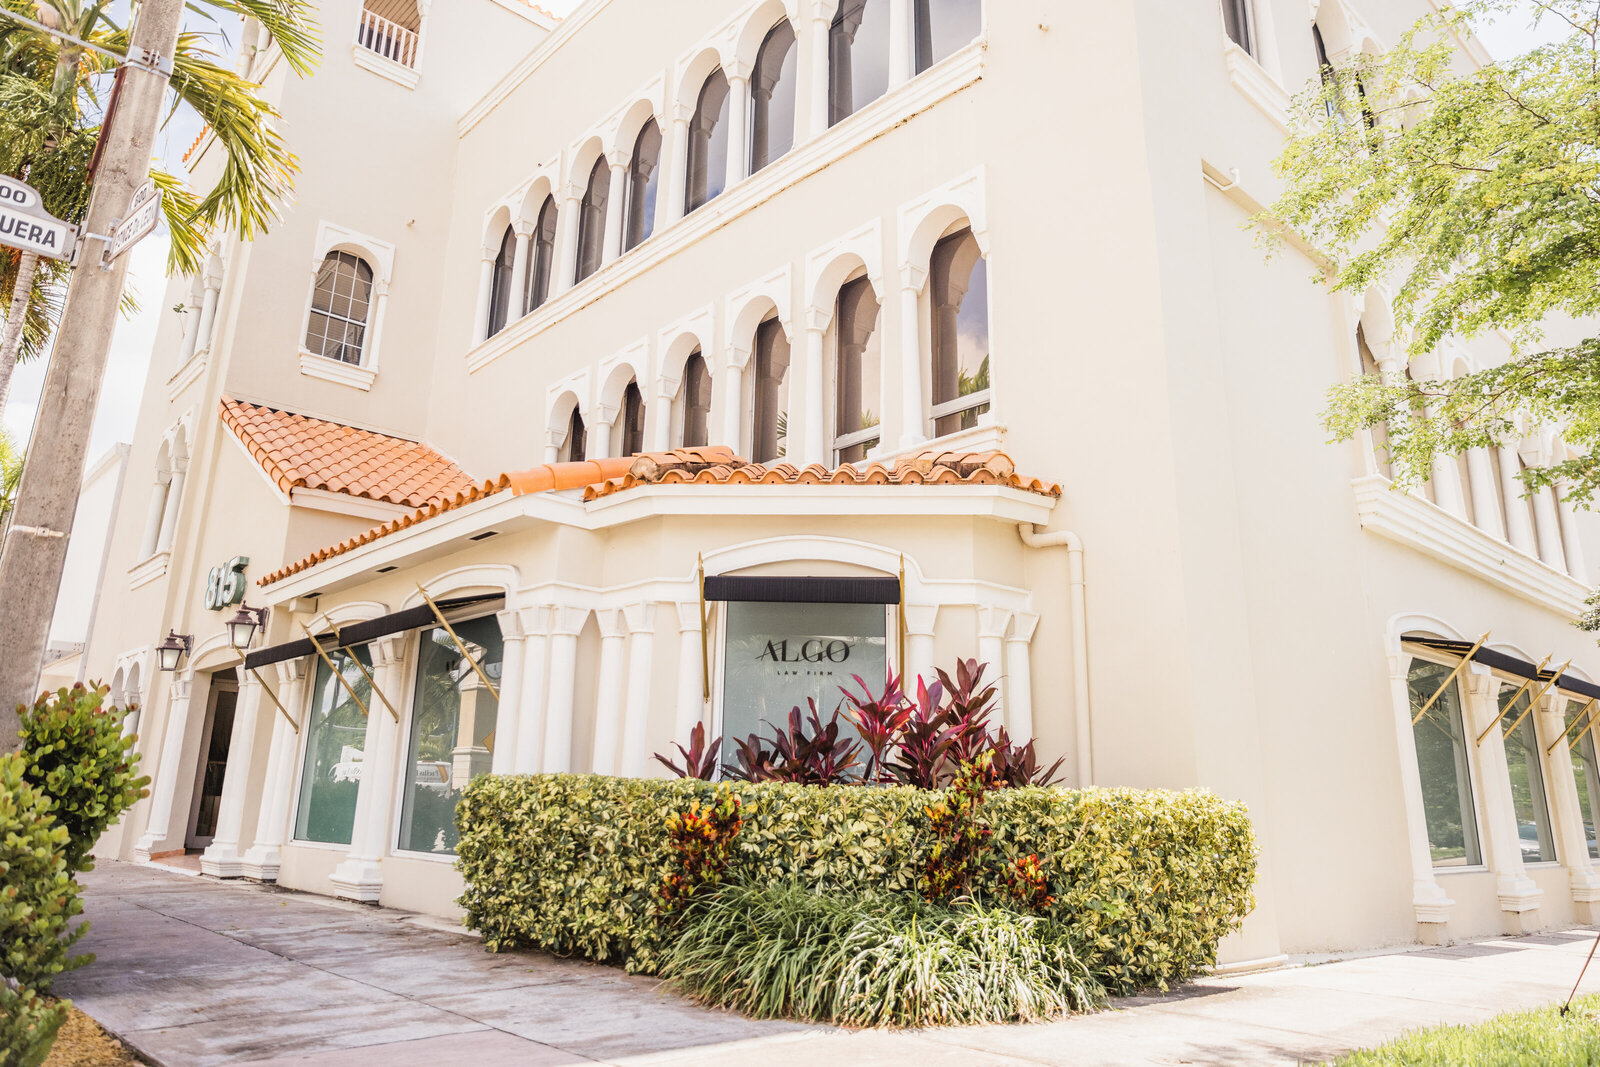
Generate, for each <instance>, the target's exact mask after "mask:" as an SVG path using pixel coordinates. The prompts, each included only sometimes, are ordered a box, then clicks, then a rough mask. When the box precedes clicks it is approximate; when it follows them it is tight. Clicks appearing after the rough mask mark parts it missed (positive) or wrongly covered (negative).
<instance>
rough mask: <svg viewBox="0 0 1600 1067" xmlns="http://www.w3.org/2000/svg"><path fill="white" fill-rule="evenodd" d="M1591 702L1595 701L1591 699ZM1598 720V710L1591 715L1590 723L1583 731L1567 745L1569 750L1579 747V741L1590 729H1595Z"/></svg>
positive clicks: (1599, 718) (1599, 717)
mask: <svg viewBox="0 0 1600 1067" xmlns="http://www.w3.org/2000/svg"><path fill="white" fill-rule="evenodd" d="M1589 703H1591V704H1593V703H1594V701H1592V700H1591V701H1589ZM1597 722H1600V711H1596V712H1595V713H1594V714H1593V715H1590V716H1589V725H1588V726H1585V727H1584V728H1583V729H1582V730H1581V731H1579V732H1578V736H1577V737H1574V738H1573V739H1572V743H1571V744H1570V745H1568V746H1567V751H1568V752H1570V751H1572V750H1573V749H1575V748H1577V747H1578V742H1579V741H1582V740H1583V735H1584V734H1586V733H1588V732H1589V731H1590V730H1593V729H1594V724H1595V723H1597Z"/></svg>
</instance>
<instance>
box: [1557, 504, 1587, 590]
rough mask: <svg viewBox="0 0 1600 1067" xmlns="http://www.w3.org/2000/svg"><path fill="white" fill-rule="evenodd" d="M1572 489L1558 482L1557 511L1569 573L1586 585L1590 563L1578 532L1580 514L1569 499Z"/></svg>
mask: <svg viewBox="0 0 1600 1067" xmlns="http://www.w3.org/2000/svg"><path fill="white" fill-rule="evenodd" d="M1571 491H1572V487H1571V486H1570V485H1568V484H1567V483H1566V482H1557V483H1556V485H1555V489H1554V492H1555V494H1556V513H1557V515H1558V516H1559V517H1560V520H1561V541H1562V544H1563V545H1564V546H1565V551H1566V556H1567V573H1568V574H1570V575H1572V576H1573V577H1574V578H1576V579H1578V581H1580V582H1582V583H1583V584H1584V585H1589V584H1590V581H1589V564H1588V561H1587V560H1585V559H1584V556H1583V540H1582V538H1581V537H1580V535H1579V534H1578V516H1577V514H1576V512H1574V511H1573V508H1572V502H1571V501H1570V500H1569V499H1568V494H1569V493H1570V492H1571Z"/></svg>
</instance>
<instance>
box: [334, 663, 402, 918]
mask: <svg viewBox="0 0 1600 1067" xmlns="http://www.w3.org/2000/svg"><path fill="white" fill-rule="evenodd" d="M405 646H406V639H405V638H404V637H402V636H399V635H396V636H391V637H380V638H379V639H378V640H376V641H374V642H372V644H371V645H370V646H368V647H369V648H370V649H371V651H372V680H373V682H375V683H376V684H377V687H378V689H379V690H380V691H382V693H383V694H384V696H387V697H388V698H389V701H390V703H392V704H393V705H394V710H395V713H396V714H399V715H405V714H407V712H408V710H409V709H408V707H407V705H406V704H405V702H404V701H402V700H401V698H400V694H399V689H400V685H401V683H402V681H403V673H402V666H403V663H404V649H405ZM367 704H368V714H367V736H366V742H365V743H364V744H363V745H362V752H361V781H360V784H359V785H358V786H357V789H356V812H355V819H354V821H353V822H352V823H351V828H350V852H349V854H348V855H347V856H346V857H345V859H344V862H342V863H340V864H339V866H338V867H336V868H334V871H333V874H332V875H331V876H330V877H329V881H331V882H332V883H333V887H334V889H333V892H334V895H335V896H340V897H346V898H348V899H350V900H360V901H365V902H367V903H375V902H376V901H377V900H378V898H379V896H380V895H381V894H382V892H383V857H384V856H385V855H386V854H387V853H388V851H389V828H390V827H391V826H392V825H393V822H394V820H393V816H394V796H395V788H394V786H395V779H394V774H395V766H396V764H397V763H398V762H399V760H400V758H401V757H400V753H399V751H398V749H399V742H400V738H401V737H402V736H403V729H404V727H405V725H406V724H405V723H404V722H398V723H397V722H395V715H393V714H390V712H389V708H388V707H387V706H386V705H385V704H384V702H383V700H382V699H381V698H380V697H379V696H378V695H377V694H376V693H374V694H373V695H372V699H371V700H369V701H368V702H367Z"/></svg>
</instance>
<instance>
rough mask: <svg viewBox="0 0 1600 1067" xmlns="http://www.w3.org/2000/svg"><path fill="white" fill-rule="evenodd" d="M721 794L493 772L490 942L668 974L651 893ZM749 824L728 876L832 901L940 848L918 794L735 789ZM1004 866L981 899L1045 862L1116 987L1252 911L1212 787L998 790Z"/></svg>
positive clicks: (469, 896) (1210, 941)
mask: <svg viewBox="0 0 1600 1067" xmlns="http://www.w3.org/2000/svg"><path fill="white" fill-rule="evenodd" d="M716 788H717V787H715V786H713V785H711V784H709V783H706V782H700V781H694V780H657V779H629V778H607V777H600V776H590V775H538V776H535V777H515V778H512V777H499V776H488V775H486V776H484V777H481V778H479V779H477V780H476V781H474V782H473V783H472V784H471V785H470V786H469V787H468V788H467V791H466V793H465V795H464V796H463V798H462V802H461V805H460V807H459V808H458V809H457V819H458V821H459V824H460V827H461V842H460V847H459V855H460V860H459V867H460V869H461V871H462V873H463V874H464V875H465V876H466V880H467V891H466V893H465V894H464V895H463V896H462V897H461V901H460V902H461V905H462V906H463V907H464V908H465V909H466V911H467V920H466V921H467V924H468V925H469V926H471V927H473V928H474V929H476V930H479V931H480V932H482V934H483V935H484V939H485V942H486V943H487V944H488V946H489V947H490V948H491V949H494V950H496V951H498V950H500V949H504V948H509V947H513V946H520V945H527V946H535V947H539V948H544V949H548V950H550V951H552V952H555V953H558V954H560V955H573V956H584V957H587V958H589V959H594V960H611V961H616V962H620V963H623V964H625V965H626V966H627V967H628V969H629V970H633V971H643V972H646V973H654V972H656V971H657V970H659V969H660V967H661V964H662V961H663V953H664V951H665V949H666V947H667V944H668V941H669V939H670V937H671V929H672V928H671V926H670V924H668V923H665V922H662V921H660V919H659V915H658V910H659V898H658V896H657V888H658V887H659V886H660V885H661V883H662V881H663V879H664V878H665V877H666V875H667V874H668V873H670V872H671V871H673V870H674V869H675V867H674V864H675V861H674V858H673V854H672V851H671V847H670V845H669V843H668V839H667V833H666V822H667V818H668V817H669V816H670V815H673V814H675V813H677V812H680V811H682V810H684V809H685V808H686V807H687V806H688V805H689V803H690V802H691V801H693V800H695V799H701V800H707V799H709V798H710V797H711V796H712V794H713V793H714V791H715V789H716ZM723 788H732V789H733V790H734V791H735V793H736V794H737V795H738V796H739V798H740V802H741V804H742V807H743V815H744V818H745V826H744V829H743V830H742V831H741V832H740V834H739V837H738V839H737V840H736V842H735V850H734V851H735V856H734V860H733V863H732V866H731V868H730V871H729V875H730V876H731V877H738V878H743V879H744V880H746V881H750V882H757V883H772V882H776V881H780V880H782V881H792V882H795V883H797V884H799V885H801V886H803V887H805V888H807V889H811V890H813V891H817V892H822V893H834V892H837V893H859V892H890V893H903V894H908V895H909V894H915V893H916V892H917V881H918V875H919V873H920V864H921V860H922V857H923V855H924V850H925V849H926V847H927V845H928V841H929V838H928V832H927V815H926V812H925V809H926V807H927V805H928V804H929V803H930V802H931V799H932V798H933V797H934V796H935V795H936V794H931V793H924V792H920V791H917V790H914V789H909V788H903V787H895V788H863V787H832V788H818V787H815V786H800V785H788V784H772V783H767V784H759V785H752V784H745V783H736V784H733V785H731V786H724V787H723ZM982 811H983V816H984V818H985V820H986V821H987V822H988V823H989V825H990V826H991V827H992V828H993V830H994V837H993V843H994V845H995V847H994V849H993V850H992V852H993V857H994V860H995V862H991V863H990V864H988V866H987V868H986V869H985V871H984V872H983V873H982V874H981V875H980V878H979V886H980V895H981V896H983V897H984V898H986V899H988V900H989V901H990V902H991V903H998V902H1001V901H1004V900H1005V899H1006V894H1005V892H1004V889H1003V886H1002V877H1003V874H1002V871H1001V861H1003V860H1004V859H1005V858H1006V857H1008V856H1016V855H1028V854H1037V855H1038V856H1039V858H1040V859H1041V860H1042V861H1043V863H1044V868H1045V870H1046V872H1047V873H1048V875H1049V878H1050V882H1051V893H1052V894H1053V895H1054V896H1055V898H1056V902H1055V904H1054V905H1053V907H1052V908H1051V910H1050V912H1049V915H1050V917H1051V918H1052V919H1054V920H1055V921H1057V922H1059V923H1062V924H1064V925H1065V926H1066V927H1068V928H1069V929H1070V930H1071V931H1072V933H1073V935H1074V938H1075V941H1076V943H1077V944H1078V945H1079V946H1080V952H1081V953H1082V954H1083V956H1084V958H1085V962H1086V963H1087V964H1088V965H1089V967H1090V969H1091V971H1092V972H1093V973H1094V975H1095V977H1096V978H1097V979H1099V980H1100V981H1101V982H1102V983H1104V984H1105V985H1106V986H1107V988H1108V989H1110V990H1112V991H1114V992H1120V991H1131V990H1133V989H1134V988H1141V987H1150V986H1154V987H1158V988H1166V987H1167V986H1168V985H1170V984H1171V983H1173V982H1178V981H1182V980H1184V979H1185V978H1187V977H1189V976H1190V975H1192V974H1194V973H1195V971H1196V970H1197V969H1199V968H1202V967H1205V966H1208V965H1210V964H1212V963H1214V962H1215V961H1216V949H1217V943H1218V941H1220V940H1221V938H1222V937H1223V935H1225V934H1226V933H1228V932H1229V931H1231V930H1234V929H1237V928H1238V926H1239V924H1240V923H1241V922H1242V921H1243V918H1244V915H1245V914H1246V913H1247V912H1248V911H1249V910H1250V909H1251V907H1253V906H1254V900H1253V898H1252V896H1251V887H1252V886H1253V884H1254V881H1255V870H1256V863H1255V852H1256V849H1255V838H1254V835H1253V834H1252V832H1251V829H1250V823H1249V819H1248V818H1247V816H1246V813H1245V810H1244V807H1243V805H1240V804H1232V803H1228V802H1226V801H1223V800H1221V799H1219V798H1217V797H1215V796H1213V795H1211V794H1209V793H1201V792H1190V793H1165V792H1141V791H1137V790H1128V789H1090V790H1084V791H1069V790H1059V789H1043V788H1027V789H1008V790H1001V791H998V792H995V793H992V794H990V795H989V797H988V800H987V802H986V803H985V804H984V806H983V809H982Z"/></svg>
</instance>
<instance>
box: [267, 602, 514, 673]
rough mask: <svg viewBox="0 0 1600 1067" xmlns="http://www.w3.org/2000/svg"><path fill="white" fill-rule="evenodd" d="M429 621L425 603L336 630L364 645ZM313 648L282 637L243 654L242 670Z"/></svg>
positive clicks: (328, 641)
mask: <svg viewBox="0 0 1600 1067" xmlns="http://www.w3.org/2000/svg"><path fill="white" fill-rule="evenodd" d="M499 599H501V597H500V595H499V594H494V595H492V596H469V597H457V598H456V599H455V600H438V601H435V603H436V604H438V605H439V610H440V611H449V610H451V609H452V608H465V607H470V606H471V605H473V604H487V603H489V602H490V601H491V600H499ZM432 622H433V609H432V608H430V607H428V605H426V604H421V605H419V606H417V607H414V608H407V609H406V610H404V611H397V612H395V613H394V614H392V615H381V616H379V617H378V618H376V619H368V620H367V621H365V622H353V623H351V624H350V625H349V626H346V627H345V628H344V629H342V630H340V631H339V637H340V638H341V639H342V640H343V641H344V643H345V645H347V646H350V647H353V646H355V645H364V644H366V643H367V642H368V641H376V640H377V639H378V638H380V637H388V636H389V635H390V634H399V633H405V632H406V631H407V630H418V629H421V628H422V627H424V626H427V625H429V624H430V623H432ZM317 640H318V641H321V642H322V643H323V647H324V648H328V647H332V643H333V640H334V638H333V634H332V633H325V634H318V635H317ZM316 652H317V650H316V648H315V647H314V646H313V645H312V644H311V641H310V639H309V638H305V637H302V638H301V639H300V640H298V641H286V642H285V643H283V644H281V645H273V646H272V647H271V648H259V649H257V650H256V651H254V652H252V653H250V654H249V655H248V656H246V657H245V658H244V666H245V670H250V671H255V670H260V669H261V668H262V667H270V666H272V664H274V663H282V662H283V661H284V660H290V659H300V658H301V657H302V656H314V655H316Z"/></svg>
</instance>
